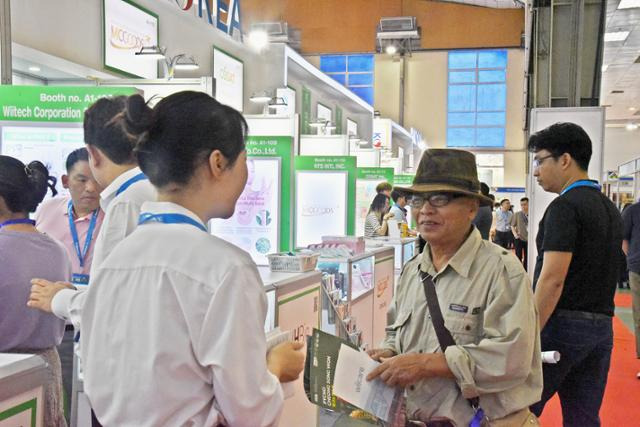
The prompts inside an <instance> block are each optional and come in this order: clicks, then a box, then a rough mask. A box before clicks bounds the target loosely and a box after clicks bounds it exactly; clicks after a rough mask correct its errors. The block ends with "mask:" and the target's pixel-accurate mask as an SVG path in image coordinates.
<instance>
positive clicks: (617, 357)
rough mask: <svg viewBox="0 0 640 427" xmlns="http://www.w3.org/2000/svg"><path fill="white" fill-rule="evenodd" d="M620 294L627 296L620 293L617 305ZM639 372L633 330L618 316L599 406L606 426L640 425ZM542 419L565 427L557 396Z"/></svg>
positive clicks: (546, 425)
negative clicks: (605, 383)
mask: <svg viewBox="0 0 640 427" xmlns="http://www.w3.org/2000/svg"><path fill="white" fill-rule="evenodd" d="M620 296H627V295H617V296H616V305H618V297H620ZM629 297H630V295H629ZM629 305H630V304H629ZM621 306H622V304H621ZM639 371H640V360H638V359H636V354H635V339H634V337H633V333H632V332H631V331H630V330H629V328H627V326H626V325H625V324H624V323H622V321H621V320H620V319H618V318H617V317H615V318H614V319H613V354H612V356H611V368H610V370H609V379H608V381H607V389H606V391H605V395H604V402H603V403H602V408H601V409H600V420H601V421H602V426H603V427H609V426H614V427H637V426H640V380H638V379H636V373H637V372H639ZM540 422H541V424H542V426H543V427H556V426H562V410H561V408H560V401H559V400H558V396H557V395H556V396H554V397H553V398H552V399H551V400H550V401H549V402H548V403H547V405H546V406H545V408H544V412H543V413H542V417H540ZM578 427H579V426H578Z"/></svg>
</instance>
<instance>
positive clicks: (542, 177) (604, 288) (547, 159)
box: [529, 123, 622, 427]
mask: <svg viewBox="0 0 640 427" xmlns="http://www.w3.org/2000/svg"><path fill="white" fill-rule="evenodd" d="M529 151H530V152H532V153H534V160H533V171H532V172H533V175H534V176H535V177H536V179H537V180H538V184H539V185H540V186H541V187H542V188H543V189H544V190H545V191H548V192H550V193H557V194H559V195H560V196H559V197H557V198H556V199H554V200H553V201H552V202H551V204H550V205H549V207H548V208H547V210H546V212H545V214H544V217H543V218H542V221H540V225H539V230H538V235H537V237H536V246H537V248H538V257H537V259H536V266H535V272H534V278H533V281H534V288H535V299H536V306H537V308H538V312H539V315H540V330H541V331H542V332H541V341H542V351H548V350H557V351H559V352H560V354H561V359H560V362H559V363H558V364H545V365H544V366H543V374H544V390H543V392H542V399H541V400H540V402H538V403H537V404H535V405H533V406H532V407H531V410H532V412H533V413H534V414H536V415H540V414H541V413H542V410H543V408H544V405H545V403H546V402H547V400H549V399H550V398H551V397H552V396H553V395H554V394H555V393H556V392H557V393H558V395H559V397H560V403H561V405H562V417H563V422H564V425H565V426H581V427H588V426H599V425H600V418H599V415H598V413H599V411H600V405H601V404H602V397H603V395H604V390H605V386H606V383H607V374H608V372H609V363H610V361H611V349H612V347H613V327H612V316H613V314H614V303H613V296H614V294H615V290H616V281H617V275H618V262H619V250H620V249H619V248H620V245H621V244H622V219H621V217H620V213H619V212H618V210H617V209H616V207H615V206H614V205H613V203H611V201H610V200H609V199H607V198H606V197H605V196H604V195H603V194H602V193H601V192H600V186H599V185H598V183H597V182H596V181H591V180H589V176H588V174H587V170H588V167H589V160H590V159H591V140H590V139H589V136H588V135H587V133H586V132H585V131H584V130H583V129H582V128H581V127H580V126H578V125H575V124H573V123H556V124H554V125H552V126H550V127H548V128H546V129H544V130H542V131H540V132H538V133H536V134H534V135H532V136H531V137H530V139H529Z"/></svg>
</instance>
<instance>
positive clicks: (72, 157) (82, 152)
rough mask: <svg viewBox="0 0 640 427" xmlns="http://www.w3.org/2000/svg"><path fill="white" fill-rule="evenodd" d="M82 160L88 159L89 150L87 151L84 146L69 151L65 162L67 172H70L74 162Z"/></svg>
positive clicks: (86, 160)
mask: <svg viewBox="0 0 640 427" xmlns="http://www.w3.org/2000/svg"><path fill="white" fill-rule="evenodd" d="M82 161H84V162H88V161H89V152H88V151H87V149H86V148H84V147H82V148H78V149H77V150H73V151H72V152H71V153H69V155H68V156H67V163H66V167H67V173H71V169H73V167H74V166H75V165H76V163H78V162H82Z"/></svg>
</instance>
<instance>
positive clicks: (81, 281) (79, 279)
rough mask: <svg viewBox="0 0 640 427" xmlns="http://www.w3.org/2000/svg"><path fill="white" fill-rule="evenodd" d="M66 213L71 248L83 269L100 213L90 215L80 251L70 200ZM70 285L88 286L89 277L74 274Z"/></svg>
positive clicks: (94, 212)
mask: <svg viewBox="0 0 640 427" xmlns="http://www.w3.org/2000/svg"><path fill="white" fill-rule="evenodd" d="M67 211H68V213H69V230H70V231H71V238H72V239H73V247H74V249H75V250H76V256H77V257H78V261H80V268H84V263H85V260H86V257H87V253H88V252H89V247H90V246H91V241H92V240H93V232H94V231H95V228H96V222H97V221H98V214H99V213H100V212H99V211H100V209H96V210H94V211H93V214H91V221H90V222H89V229H88V230H87V238H86V239H85V241H84V247H83V248H82V249H80V239H79V238H78V230H77V229H76V224H75V221H74V220H73V203H72V201H71V200H69V204H68V205H67ZM71 283H73V284H74V285H82V286H86V285H88V284H89V275H88V274H80V273H74V274H73V275H72V276H71Z"/></svg>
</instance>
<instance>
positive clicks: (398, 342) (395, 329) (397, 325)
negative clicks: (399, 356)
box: [385, 311, 411, 353]
mask: <svg viewBox="0 0 640 427" xmlns="http://www.w3.org/2000/svg"><path fill="white" fill-rule="evenodd" d="M409 318H411V311H402V312H400V313H398V315H397V316H396V319H395V321H394V322H393V323H392V324H391V325H388V326H387V327H386V328H385V330H386V332H387V335H392V336H394V337H395V348H396V349H397V350H398V351H399V353H402V352H403V350H404V349H403V346H402V342H403V341H404V340H402V339H401V335H402V332H403V331H406V329H407V327H408V324H409ZM405 344H406V343H405Z"/></svg>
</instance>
